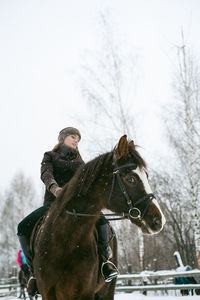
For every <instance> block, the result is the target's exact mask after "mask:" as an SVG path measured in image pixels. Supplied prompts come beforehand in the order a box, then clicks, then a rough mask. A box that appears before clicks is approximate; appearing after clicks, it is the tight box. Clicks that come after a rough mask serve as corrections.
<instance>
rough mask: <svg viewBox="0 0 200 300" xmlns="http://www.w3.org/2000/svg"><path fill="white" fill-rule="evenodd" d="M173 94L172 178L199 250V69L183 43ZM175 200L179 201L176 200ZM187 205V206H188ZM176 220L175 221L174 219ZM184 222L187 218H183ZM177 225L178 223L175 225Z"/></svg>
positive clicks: (170, 128)
mask: <svg viewBox="0 0 200 300" xmlns="http://www.w3.org/2000/svg"><path fill="white" fill-rule="evenodd" d="M173 91H174V95H175V101H174V103H173V104H172V105H171V107H170V109H169V111H168V114H167V118H168V120H167V135H168V138H169V141H170V144H171V146H172V147H173V150H174V153H175V160H174V167H175V169H176V172H175V176H178V177H179V180H180V185H179V189H180V195H182V198H181V206H182V207H186V208H187V209H188V207H189V208H190V210H189V214H188V211H185V216H187V219H188V220H190V221H189V222H192V223H191V224H188V226H189V227H188V228H189V229H190V231H189V232H188V233H187V234H192V233H193V235H194V236H193V237H191V239H194V240H195V246H196V251H197V253H198V252H199V251H200V225H199V220H198V219H199V213H200V209H199V207H200V147H199V146H200V68H199V63H198V60H197V59H195V56H194V54H193V53H192V51H191V50H190V49H189V48H188V47H187V46H186V45H185V43H184V35H183V34H182V45H181V46H180V47H177V64H176V65H175V72H174V80H173ZM177 201H178V200H177ZM188 204H189V206H188ZM174 221H175V220H174ZM185 222H186V223H187V221H186V218H185ZM177 225H178V224H177Z"/></svg>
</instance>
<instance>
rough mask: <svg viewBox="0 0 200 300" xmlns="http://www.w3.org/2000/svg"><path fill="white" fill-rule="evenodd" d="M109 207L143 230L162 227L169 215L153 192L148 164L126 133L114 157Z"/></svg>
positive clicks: (149, 231) (153, 230) (154, 231)
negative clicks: (163, 210)
mask: <svg viewBox="0 0 200 300" xmlns="http://www.w3.org/2000/svg"><path fill="white" fill-rule="evenodd" d="M108 202H109V203H108V208H109V209H111V210H112V211H115V212H117V213H119V212H123V213H124V214H125V216H127V217H128V218H129V219H130V221H131V222H132V223H134V224H136V225H137V226H138V227H140V228H141V230H142V232H143V233H147V234H153V233H156V232H159V231H161V230H162V228H163V226H164V224H165V217H164V215H163V213H162V211H161V209H160V207H159V205H158V203H157V201H156V200H155V196H154V195H153V194H152V191H151V188H150V186H149V182H148V175H147V172H146V164H145V162H144V160H143V159H142V157H141V156H140V154H139V153H138V152H137V150H136V149H135V145H134V143H133V141H131V142H128V141H127V138H126V135H124V136H122V137H121V139H120V140H119V143H118V146H117V148H116V149H115V151H114V156H113V179H112V188H111V191H110V196H109V201H108Z"/></svg>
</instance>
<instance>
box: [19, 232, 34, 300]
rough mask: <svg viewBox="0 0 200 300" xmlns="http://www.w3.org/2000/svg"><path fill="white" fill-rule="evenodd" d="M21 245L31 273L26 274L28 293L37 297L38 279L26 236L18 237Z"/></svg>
mask: <svg viewBox="0 0 200 300" xmlns="http://www.w3.org/2000/svg"><path fill="white" fill-rule="evenodd" d="M18 238H19V242H20V245H21V247H22V250H23V252H24V255H25V257H26V263H27V265H28V269H29V272H28V274H24V275H25V277H26V280H27V291H28V294H29V295H30V296H35V295H36V294H37V292H38V289H37V284H36V278H35V277H34V276H33V264H32V255H31V249H30V245H29V240H28V239H27V237H26V236H25V235H18Z"/></svg>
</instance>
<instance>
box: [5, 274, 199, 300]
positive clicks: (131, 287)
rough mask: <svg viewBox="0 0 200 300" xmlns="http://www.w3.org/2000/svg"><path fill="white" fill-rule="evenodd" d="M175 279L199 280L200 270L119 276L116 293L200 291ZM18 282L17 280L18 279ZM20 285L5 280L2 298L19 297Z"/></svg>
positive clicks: (194, 286) (192, 285)
mask: <svg viewBox="0 0 200 300" xmlns="http://www.w3.org/2000/svg"><path fill="white" fill-rule="evenodd" d="M175 277H195V278H199V282H200V270H192V271H185V272H176V271H157V272H142V273H140V274H122V275H119V276H118V280H117V285H116V289H115V290H116V292H124V293H130V292H133V291H141V292H143V293H146V292H147V291H159V290H164V291H166V292H167V291H168V290H186V289H200V284H181V285H180V284H179V285H175V284H174V283H173V279H174V278H175ZM16 280H17V279H16ZM18 287H19V284H17V283H9V282H8V281H6V279H5V280H4V283H2V284H0V297H6V296H9V295H14V296H16V295H17V288H18Z"/></svg>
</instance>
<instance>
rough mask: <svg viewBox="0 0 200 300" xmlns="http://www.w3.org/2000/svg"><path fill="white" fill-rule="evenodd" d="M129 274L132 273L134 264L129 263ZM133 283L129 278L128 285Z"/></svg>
mask: <svg viewBox="0 0 200 300" xmlns="http://www.w3.org/2000/svg"><path fill="white" fill-rule="evenodd" d="M128 274H132V265H128ZM130 285H132V280H131V279H129V280H128V286H130Z"/></svg>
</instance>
